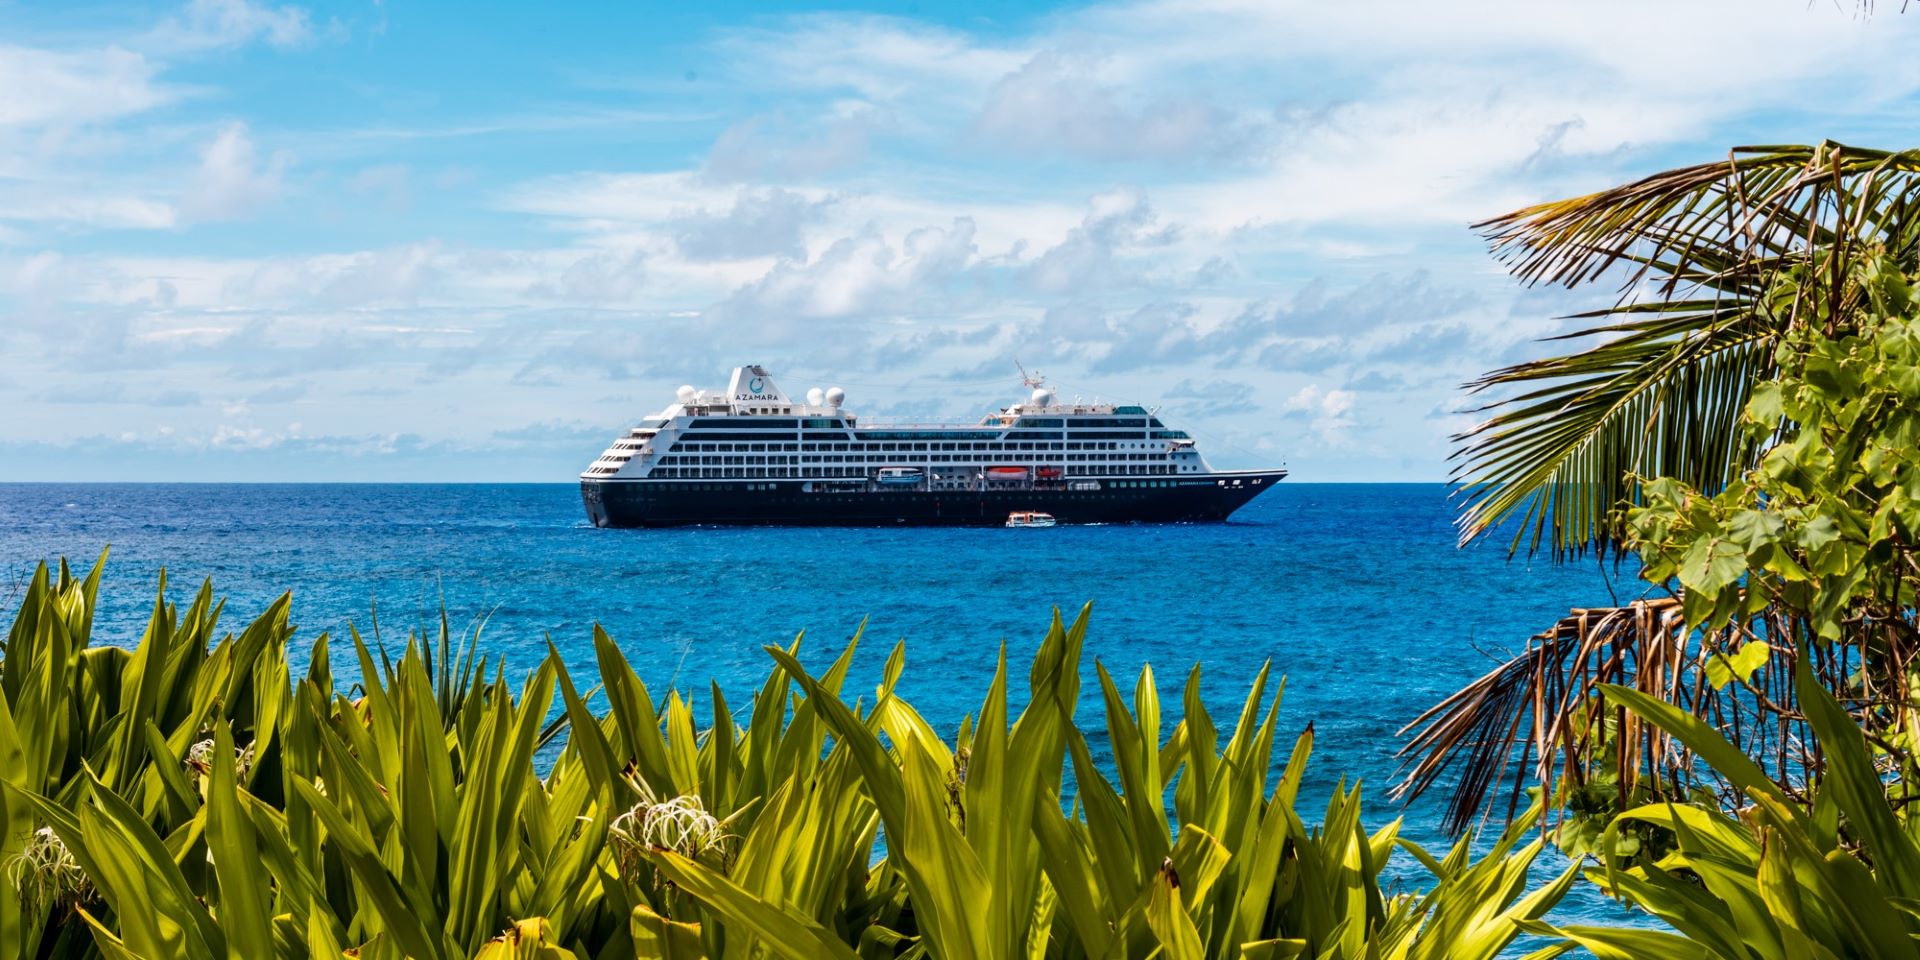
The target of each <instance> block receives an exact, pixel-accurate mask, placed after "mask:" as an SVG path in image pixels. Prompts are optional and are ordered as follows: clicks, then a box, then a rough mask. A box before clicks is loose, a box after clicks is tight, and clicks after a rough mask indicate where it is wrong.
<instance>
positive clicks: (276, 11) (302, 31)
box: [145, 0, 313, 54]
mask: <svg viewBox="0 0 1920 960" xmlns="http://www.w3.org/2000/svg"><path fill="white" fill-rule="evenodd" d="M312 38H313V27H312V24H311V22H310V18H309V16H308V14H307V11H306V10H304V9H302V8H300V7H295V6H273V5H270V4H265V3H253V2H251V0H191V2H189V3H188V4H187V6H186V9H184V10H182V11H180V12H179V13H178V14H176V15H174V16H172V17H169V18H167V19H166V20H163V21H161V22H160V24H159V25H158V26H156V27H154V29H153V30H152V31H151V32H150V33H148V34H147V36H146V38H145V43H146V45H147V46H150V47H152V48H154V49H156V50H161V51H165V52H168V53H174V54H180V53H193V52H198V51H201V50H209V49H214V48H218V47H235V46H240V45H243V44H248V43H253V42H256V41H259V42H264V43H267V44H269V45H271V46H275V47H294V46H299V45H300V44H303V43H306V42H307V41H309V40H311V39H312Z"/></svg>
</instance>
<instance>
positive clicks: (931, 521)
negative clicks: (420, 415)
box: [580, 470, 1287, 527]
mask: <svg viewBox="0 0 1920 960" xmlns="http://www.w3.org/2000/svg"><path fill="white" fill-rule="evenodd" d="M1286 475H1287V472H1286V471H1285V470H1270V471H1249V472H1244V473H1215V474H1210V475H1207V476H1204V477H1179V478H1168V477H1155V478H1140V479H1134V478H1124V477H1122V478H1114V479H1100V480H1097V481H1089V480H1075V481H1071V482H1067V483H1061V484H1055V485H1038V484H1036V485H1033V486H1030V487H1028V486H1023V487H1019V488H1011V487H1009V488H993V487H989V488H985V489H966V490H887V489H884V488H867V487H864V486H853V487H848V486H839V485H834V484H830V483H823V482H821V481H802V480H745V481H741V480H711V481H684V480H679V481H677V480H582V481H581V482H580V498H581V500H582V501H583V502H584V503H585V504H586V508H587V517H588V518H589V519H590V520H592V521H593V524H594V526H597V527H677V526H687V525H689V524H716V525H728V526H844V527H871V526H896V525H897V526H1001V525H1003V524H1005V523H1006V522H1007V515H1008V514H1010V513H1013V512H1016V511H1023V510H1038V511H1041V512H1044V513H1050V514H1053V516H1054V517H1055V518H1056V519H1058V520H1059V521H1060V522H1061V523H1207V522H1219V521H1222V520H1225V519H1227V517H1228V516H1230V515H1231V514H1232V513H1233V512H1234V511H1235V510H1238V509H1240V508H1241V507H1243V506H1246V505H1247V502H1248V501H1250V500H1252V499H1253V498H1254V497H1257V496H1259V495H1260V494H1262V493H1264V492H1266V491H1267V490H1268V489H1269V488H1271V487H1272V486H1273V485H1274V484H1276V483H1278V482H1279V481H1280V479H1281V478H1283V477H1285V476H1286ZM1093 485H1097V488H1094V489H1087V487H1089V486H1093Z"/></svg>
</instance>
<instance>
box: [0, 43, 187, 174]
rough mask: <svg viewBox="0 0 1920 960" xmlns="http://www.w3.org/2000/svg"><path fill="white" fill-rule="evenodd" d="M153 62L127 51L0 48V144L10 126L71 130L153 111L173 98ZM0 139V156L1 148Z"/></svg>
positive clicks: (2, 144) (110, 49) (2, 146)
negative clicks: (67, 128) (161, 80)
mask: <svg viewBox="0 0 1920 960" xmlns="http://www.w3.org/2000/svg"><path fill="white" fill-rule="evenodd" d="M157 72H158V70H157V68H156V67H155V65H154V64H153V62H152V61H149V60H148V59H147V58H146V57H144V56H142V55H141V54H138V53H134V52H132V51H129V50H122V49H118V48H114V47H108V48H106V49H103V50H84V51H78V52H60V51H53V50H35V49H31V48H27V47H18V46H0V138H4V136H5V129H4V128H6V127H9V126H19V127H35V128H43V127H55V128H61V127H72V126H78V125H80V124H85V123H94V122H98V121H102V120H110V119H113V118H116V117H123V116H127V115H129V114H134V113H139V112H141V111H143V110H149V109H152V108H153V107H155V106H158V105H159V104H162V103H165V102H167V101H168V100H170V99H172V98H173V96H174V94H173V93H172V92H171V91H169V90H166V89H164V88H162V87H161V86H159V85H158V84H157V83H156V81H155V74H156V73H157ZM5 144H6V141H5V139H0V150H3V149H4V148H5Z"/></svg>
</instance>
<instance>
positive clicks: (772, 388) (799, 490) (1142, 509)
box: [580, 365, 1287, 527]
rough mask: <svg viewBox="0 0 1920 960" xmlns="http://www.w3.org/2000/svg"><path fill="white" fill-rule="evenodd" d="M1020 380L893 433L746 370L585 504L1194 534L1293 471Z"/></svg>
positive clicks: (612, 459) (689, 395) (613, 516)
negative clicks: (1247, 461)
mask: <svg viewBox="0 0 1920 960" xmlns="http://www.w3.org/2000/svg"><path fill="white" fill-rule="evenodd" d="M1023 382H1024V383H1025V385H1026V387H1027V388H1028V389H1029V390H1030V391H1031V393H1029V394H1028V396H1027V398H1026V399H1025V400H1024V401H1022V402H1019V403H1014V404H1010V405H1008V406H1006V407H1002V408H998V409H995V410H994V411H993V412H991V413H988V414H987V415H985V416H984V417H981V418H978V419H976V420H971V421H946V422H939V423H883V422H876V421H873V420H868V419H866V418H863V417H860V416H857V415H856V414H854V413H853V412H852V411H851V410H848V409H847V407H846V392H845V391H844V390H841V389H840V388H838V387H832V388H826V389H822V388H818V387H816V388H814V389H811V390H809V391H807V394H806V397H805V399H804V400H795V399H790V398H789V397H787V395H786V394H785V393H782V392H781V390H780V388H779V387H778V386H776V385H775V384H774V380H773V375H772V374H770V373H769V372H768V371H767V369H766V368H765V367H762V366H758V365H748V366H744V367H736V368H735V369H734V371H733V376H732V377H731V378H730V379H729V380H728V383H727V388H726V389H725V390H724V391H707V390H699V389H696V388H694V387H692V386H684V387H681V388H680V389H679V391H678V393H677V395H676V397H675V402H673V403H671V404H668V405H667V407H666V408H665V409H663V410H661V411H660V412H659V413H657V414H654V415H653V416H651V417H648V418H646V419H645V420H643V421H641V422H640V423H639V424H638V425H637V426H634V427H631V428H629V429H628V430H626V431H625V432H623V433H622V434H621V435H620V436H618V437H616V438H615V439H614V441H613V443H612V445H611V446H609V447H608V448H607V449H606V451H605V452H603V453H602V454H601V455H600V456H599V458H598V459H596V460H594V462H593V463H592V464H590V465H589V466H588V467H587V469H586V470H584V471H582V472H581V474H580V498H581V501H582V503H583V504H584V505H585V507H586V511H587V517H588V518H589V519H590V520H591V521H592V522H593V524H594V525H595V526H599V527H664V526H681V525H686V524H739V525H781V526H802V525H813V526H878V525H896V524H898V525H934V524H940V525H972V526H995V525H1000V524H1007V525H1009V526H1012V525H1015V524H1013V523H1012V517H1013V516H1014V515H1018V514H1027V515H1029V516H1030V518H1031V519H1030V521H1029V522H1026V523H1022V524H1019V525H1021V526H1044V525H1046V524H1044V523H1039V522H1032V521H1033V520H1037V519H1038V518H1039V517H1047V518H1049V519H1050V520H1052V521H1053V522H1054V523H1192V522H1209V521H1221V520H1225V519H1226V518H1227V517H1228V516H1230V515H1231V514H1232V513H1233V512H1234V511H1235V510H1238V509H1239V508H1240V507H1242V506H1245V505H1246V504H1247V502H1248V501H1250V500H1252V499H1253V498H1254V497H1257V496H1259V495H1260V494H1261V493H1264V492H1265V491H1267V490H1268V489H1270V488H1271V487H1272V486H1273V485H1274V484H1276V483H1278V482H1280V480H1281V479H1282V478H1284V477H1286V475H1287V471H1286V470H1284V469H1269V470H1217V469H1214V468H1213V467H1212V466H1211V465H1209V464H1208V463H1207V462H1206V460H1205V459H1204V458H1202V457H1201V456H1200V452H1199V450H1198V449H1196V447H1195V444H1194V440H1193V438H1192V437H1190V436H1189V435H1188V434H1187V433H1186V432H1185V431H1182V430H1177V429H1174V428H1171V427H1169V426H1167V425H1166V424H1165V423H1163V422H1162V421H1161V419H1160V417H1159V414H1158V412H1157V411H1155V410H1150V409H1148V408H1146V407H1143V406H1136V405H1131V404H1110V403H1097V402H1096V403H1083V402H1081V401H1079V400H1077V399H1076V400H1074V401H1072V402H1065V401H1062V400H1061V399H1060V398H1058V397H1057V396H1055V394H1054V392H1053V390H1052V389H1051V388H1049V387H1048V386H1046V384H1045V382H1044V381H1042V380H1040V379H1038V378H1025V379H1024V380H1023Z"/></svg>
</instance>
